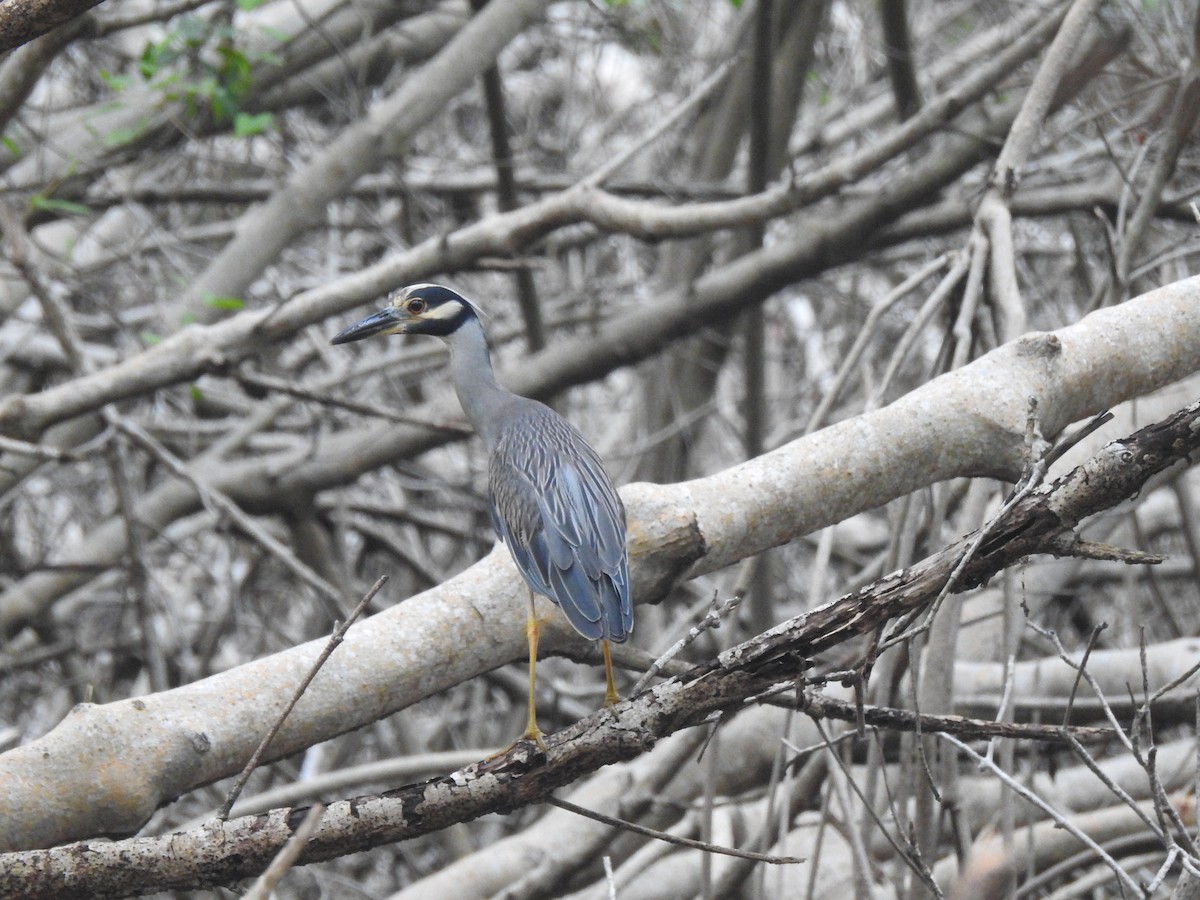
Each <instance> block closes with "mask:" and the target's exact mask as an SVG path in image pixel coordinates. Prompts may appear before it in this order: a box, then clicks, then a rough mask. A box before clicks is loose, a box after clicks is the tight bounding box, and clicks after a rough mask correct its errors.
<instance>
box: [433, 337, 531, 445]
mask: <svg viewBox="0 0 1200 900" xmlns="http://www.w3.org/2000/svg"><path fill="white" fill-rule="evenodd" d="M446 344H447V345H448V346H449V347H450V374H451V376H452V377H453V379H454V391H455V393H457V394H458V402H459V403H461V404H462V408H463V412H465V413H466V414H467V418H468V419H470V420H471V424H472V425H474V426H475V430H476V431H477V432H479V436H480V437H481V438H483V443H484V446H486V447H487V448H488V450H489V451H491V450H492V449H493V448H494V447H495V446H496V437H497V432H498V430H499V424H500V417H501V415H502V414H503V412H504V409H505V407H506V406H507V405H508V401H510V400H511V399H512V398H513V396H514V395H513V394H512V392H511V391H508V390H505V389H504V388H503V387H501V386H500V384H499V382H497V381H496V373H495V372H494V371H493V370H492V355H491V353H490V352H489V351H488V345H487V338H486V337H485V336H484V333H483V326H482V325H480V324H479V322H478V320H473V321H469V322H467V323H465V324H464V325H462V326H461V327H460V328H459V329H458V330H457V331H455V332H454V333H452V334H450V335H448V336H447V337H446Z"/></svg>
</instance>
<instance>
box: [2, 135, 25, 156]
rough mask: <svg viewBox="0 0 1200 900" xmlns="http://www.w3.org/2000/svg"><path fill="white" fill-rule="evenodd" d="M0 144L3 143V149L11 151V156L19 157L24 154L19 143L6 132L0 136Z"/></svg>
mask: <svg viewBox="0 0 1200 900" xmlns="http://www.w3.org/2000/svg"><path fill="white" fill-rule="evenodd" d="M0 144H3V145H4V149H5V150H7V151H8V152H9V153H11V154H12V155H13V156H15V157H16V158H17V159H20V158H21V157H22V156H23V155H24V154H23V153H22V152H21V145H20V144H18V143H17V142H16V141H15V140H14V139H13V138H11V137H9V136H8V135H7V134H6V135H5V136H4V137H2V138H0Z"/></svg>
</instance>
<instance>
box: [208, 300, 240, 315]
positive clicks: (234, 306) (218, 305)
mask: <svg viewBox="0 0 1200 900" xmlns="http://www.w3.org/2000/svg"><path fill="white" fill-rule="evenodd" d="M204 304H205V305H206V306H210V307H212V308H213V309H219V310H221V311H223V312H237V311H238V310H242V309H245V308H246V301H245V300H243V299H241V298H240V297H205V298H204Z"/></svg>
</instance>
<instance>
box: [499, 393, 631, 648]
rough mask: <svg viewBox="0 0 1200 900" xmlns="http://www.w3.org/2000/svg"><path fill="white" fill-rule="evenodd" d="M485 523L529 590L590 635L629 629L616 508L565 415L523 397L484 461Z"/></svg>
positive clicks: (600, 470) (618, 637) (611, 635)
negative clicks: (488, 508) (488, 499)
mask: <svg viewBox="0 0 1200 900" xmlns="http://www.w3.org/2000/svg"><path fill="white" fill-rule="evenodd" d="M489 474H490V480H491V490H492V522H493V524H494V525H495V527H496V534H497V535H498V536H499V537H500V539H501V540H502V541H504V543H505V544H506V545H507V546H508V549H509V551H510V552H511V553H512V556H513V560H514V561H515V562H516V564H517V568H518V569H519V570H520V571H521V574H522V575H523V576H524V578H525V581H526V583H527V584H528V585H529V587H530V588H531V589H532V590H533V591H534V592H535V593H538V594H541V595H542V596H545V597H549V598H550V599H551V600H553V601H554V602H555V603H557V604H558V605H559V606H560V607H562V609H563V612H564V613H566V615H567V619H568V620H569V621H570V622H571V624H572V625H573V626H574V627H575V630H576V631H578V632H579V633H580V634H582V635H583V636H584V637H586V638H588V639H590V640H596V639H598V638H608V639H609V640H612V641H617V642H620V641H624V640H625V639H626V638H627V637H628V636H629V632H630V631H632V630H633V603H632V599H631V597H630V591H629V559H628V555H627V554H626V550H625V510H624V507H623V506H622V505H621V499H620V497H618V496H617V492H616V490H615V489H614V488H613V486H612V482H611V481H610V480H609V478H608V475H607V474H606V473H605V471H604V467H603V466H602V465H601V463H600V458H599V457H598V456H597V455H596V453H595V451H594V450H592V448H591V447H589V446H588V444H587V442H586V441H584V439H583V437H582V436H581V435H580V434H579V432H578V431H576V430H575V429H574V427H572V426H571V425H570V423H568V422H567V421H566V420H565V419H563V418H561V417H560V416H559V415H558V414H557V413H555V412H553V411H552V410H551V409H549V408H548V407H546V406H543V405H542V404H540V403H536V402H535V401H532V400H531V401H528V406H525V407H524V408H523V409H521V410H520V411H519V413H518V414H515V415H509V416H508V420H507V421H506V423H505V426H504V428H503V429H502V431H501V434H500V435H499V436H498V440H497V442H496V447H495V449H494V450H493V452H492V458H491V464H490V473H489Z"/></svg>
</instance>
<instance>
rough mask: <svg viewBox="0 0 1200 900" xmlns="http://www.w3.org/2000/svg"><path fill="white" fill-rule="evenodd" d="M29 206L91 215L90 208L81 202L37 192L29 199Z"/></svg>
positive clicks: (64, 212)
mask: <svg viewBox="0 0 1200 900" xmlns="http://www.w3.org/2000/svg"><path fill="white" fill-rule="evenodd" d="M29 206H30V207H31V208H32V209H44V210H46V211H47V212H56V213H63V214H64V215H68V216H87V215H91V212H92V210H91V208H90V207H87V206H84V205H83V204H82V203H72V202H71V201H70V200H56V199H55V198H54V197H47V196H45V195H43V194H37V195H36V196H34V197H31V198H30V199H29Z"/></svg>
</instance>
